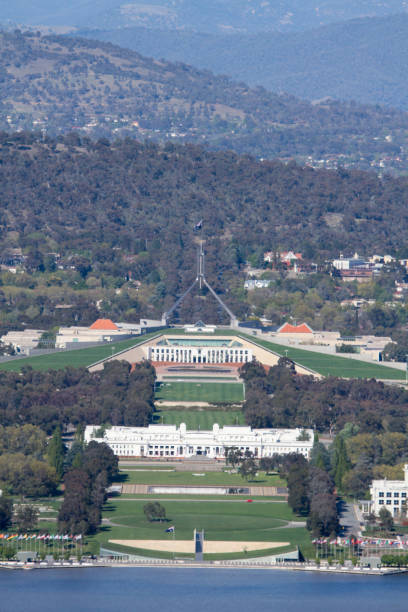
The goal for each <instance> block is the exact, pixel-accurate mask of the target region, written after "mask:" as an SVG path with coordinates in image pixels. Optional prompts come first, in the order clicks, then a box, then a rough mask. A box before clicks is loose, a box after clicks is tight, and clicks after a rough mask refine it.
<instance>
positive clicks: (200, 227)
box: [194, 219, 203, 232]
mask: <svg viewBox="0 0 408 612" xmlns="http://www.w3.org/2000/svg"><path fill="white" fill-rule="evenodd" d="M201 229H203V220H202V219H200V221H199V222H198V223H196V224H195V226H194V231H195V232H199V231H200V230H201Z"/></svg>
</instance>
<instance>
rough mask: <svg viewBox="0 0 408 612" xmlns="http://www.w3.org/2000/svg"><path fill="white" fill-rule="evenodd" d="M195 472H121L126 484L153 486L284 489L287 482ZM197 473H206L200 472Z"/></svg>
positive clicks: (269, 477)
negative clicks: (196, 474) (197, 474)
mask: <svg viewBox="0 0 408 612" xmlns="http://www.w3.org/2000/svg"><path fill="white" fill-rule="evenodd" d="M194 473H195V472H184V471H183V472H176V471H174V472H164V471H162V470H160V471H159V472H153V471H151V470H149V471H140V472H139V471H138V468H137V467H134V468H127V469H124V470H121V474H124V475H125V480H124V481H123V482H125V483H126V484H151V485H211V486H212V485H219V486H223V485H228V486H229V485H231V486H241V487H247V486H254V487H257V486H260V487H284V486H286V484H285V481H284V480H282V479H281V478H280V477H279V476H277V475H275V474H265V472H259V473H258V476H255V478H254V480H250V481H249V482H248V481H246V480H244V478H242V476H240V475H239V474H228V473H226V472H206V473H205V475H204V476H193V474H194ZM197 473H204V472H201V471H198V472H197Z"/></svg>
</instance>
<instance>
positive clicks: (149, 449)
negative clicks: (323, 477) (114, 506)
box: [85, 423, 313, 459]
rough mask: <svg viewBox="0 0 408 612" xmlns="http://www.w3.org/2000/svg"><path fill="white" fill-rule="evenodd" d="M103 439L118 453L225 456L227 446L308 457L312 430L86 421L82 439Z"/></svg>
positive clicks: (261, 453)
mask: <svg viewBox="0 0 408 612" xmlns="http://www.w3.org/2000/svg"><path fill="white" fill-rule="evenodd" d="M92 440H95V441H96V442H105V443H106V444H108V446H109V447H110V448H111V449H112V451H113V452H114V454H115V455H117V456H120V457H178V458H184V457H186V458H187V457H194V456H200V455H201V456H206V457H210V458H213V459H215V458H218V459H220V458H224V456H225V450H226V449H227V448H230V447H234V448H239V449H240V450H242V451H244V452H245V451H250V452H252V453H253V454H254V456H255V457H258V458H261V457H270V456H272V455H274V454H289V453H299V454H301V455H303V456H304V457H306V458H309V456H310V451H311V449H312V446H313V431H312V430H309V429H308V430H300V429H251V427H247V426H233V425H229V426H224V427H220V426H219V425H218V424H217V423H215V424H214V425H213V428H212V430H207V431H205V430H199V431H198V430H187V428H186V425H185V424H184V423H181V424H180V427H177V426H176V425H149V426H148V427H122V426H112V427H109V428H102V429H101V427H100V426H98V425H87V427H86V428H85V442H87V443H88V442H90V441H92Z"/></svg>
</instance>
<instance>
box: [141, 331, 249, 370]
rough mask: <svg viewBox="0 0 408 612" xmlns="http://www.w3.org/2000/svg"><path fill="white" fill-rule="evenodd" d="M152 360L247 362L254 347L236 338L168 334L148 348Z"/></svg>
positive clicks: (171, 361)
mask: <svg viewBox="0 0 408 612" xmlns="http://www.w3.org/2000/svg"><path fill="white" fill-rule="evenodd" d="M147 352H148V355H147V358H148V359H149V360H150V361H153V362H154V363H156V362H165V363H247V362H249V361H252V359H253V353H252V349H250V348H249V347H248V346H246V345H244V344H243V342H240V341H239V340H236V339H234V338H197V339H195V338H194V339H191V338H172V337H170V336H166V337H164V338H160V339H159V340H157V342H156V341H155V343H154V344H153V345H151V346H148V348H147Z"/></svg>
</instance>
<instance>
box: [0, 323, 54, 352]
mask: <svg viewBox="0 0 408 612" xmlns="http://www.w3.org/2000/svg"><path fill="white" fill-rule="evenodd" d="M43 333H44V330H43V329H25V330H24V331H9V332H8V333H7V334H5V335H4V336H2V337H1V338H0V340H1V342H3V344H7V345H9V346H12V347H13V348H14V350H15V351H16V353H22V354H23V353H25V354H27V355H29V354H30V351H31V350H32V349H34V348H36V346H37V345H38V343H39V341H40V338H41V336H42V335H43Z"/></svg>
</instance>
